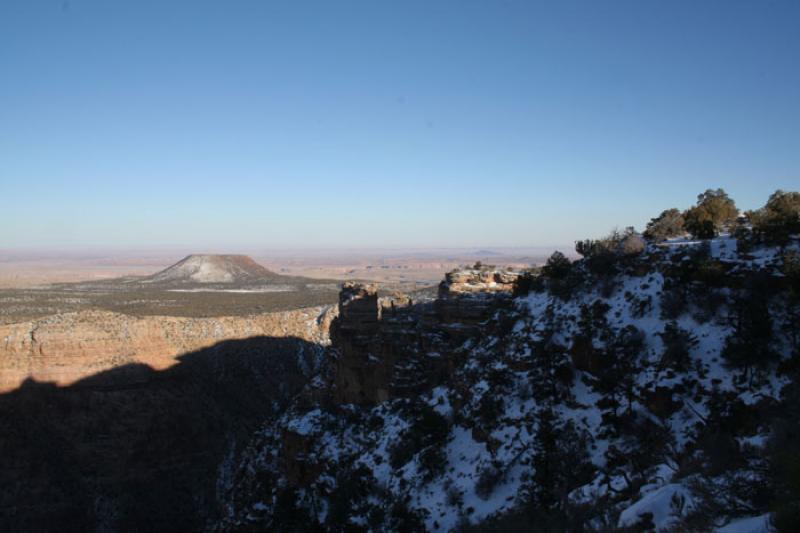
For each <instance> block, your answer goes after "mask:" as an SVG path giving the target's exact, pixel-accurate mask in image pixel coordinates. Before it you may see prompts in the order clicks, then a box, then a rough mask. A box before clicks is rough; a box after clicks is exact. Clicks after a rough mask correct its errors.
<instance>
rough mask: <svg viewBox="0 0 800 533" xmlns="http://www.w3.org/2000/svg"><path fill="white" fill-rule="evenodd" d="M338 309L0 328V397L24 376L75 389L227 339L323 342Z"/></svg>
mask: <svg viewBox="0 0 800 533" xmlns="http://www.w3.org/2000/svg"><path fill="white" fill-rule="evenodd" d="M336 312H337V310H336V309H335V308H330V307H312V308H307V309H299V310H295V311H286V312H278V313H265V314H260V315H250V316H244V317H217V318H184V317H169V316H149V317H141V318H139V317H134V316H129V315H123V314H119V313H111V312H107V311H82V312H77V313H66V314H62V315H54V316H49V317H46V318H42V319H39V320H35V321H30V322H22V323H17V324H9V325H0V392H6V391H9V390H13V389H15V388H17V387H19V385H20V384H21V383H22V382H24V381H25V380H26V379H34V380H36V381H47V382H54V383H56V384H57V385H61V386H65V385H70V384H72V383H74V382H76V381H78V380H80V379H82V378H85V377H87V376H90V375H93V374H96V373H98V372H101V371H104V370H108V369H111V368H115V367H119V366H121V365H125V364H130V363H143V364H146V365H148V366H150V367H151V368H153V369H155V370H163V369H165V368H168V367H170V366H172V365H174V364H175V363H176V362H177V356H179V355H181V354H183V353H187V352H191V351H196V350H199V349H202V348H206V347H209V346H211V345H213V344H216V343H219V342H221V341H225V340H232V339H246V338H249V337H257V336H269V337H296V338H298V339H301V340H304V341H308V342H312V343H318V344H325V343H327V339H328V329H329V326H330V322H331V320H332V319H333V317H334V316H335V314H336Z"/></svg>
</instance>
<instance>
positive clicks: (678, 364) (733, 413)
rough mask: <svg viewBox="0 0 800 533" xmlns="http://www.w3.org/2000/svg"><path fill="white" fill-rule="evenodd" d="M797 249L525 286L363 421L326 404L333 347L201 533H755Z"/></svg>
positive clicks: (658, 251)
mask: <svg viewBox="0 0 800 533" xmlns="http://www.w3.org/2000/svg"><path fill="white" fill-rule="evenodd" d="M799 249H800V246H798V242H797V241H796V240H795V241H793V242H791V243H790V244H789V245H787V246H784V247H782V248H779V247H758V246H755V245H748V246H745V245H744V243H740V245H739V246H737V241H736V239H733V238H730V237H721V238H718V239H714V240H712V241H711V242H708V241H706V242H697V241H688V240H676V241H670V242H667V243H665V244H663V245H659V246H654V245H649V246H648V248H647V250H646V251H645V252H643V253H641V254H638V255H635V256H631V257H618V258H616V259H615V260H614V263H613V264H611V265H608V264H604V265H600V266H598V265H597V264H596V263H595V264H593V263H592V262H591V260H590V259H587V260H582V261H579V262H576V263H574V264H572V265H571V267H570V268H569V270H568V272H561V273H559V274H558V276H555V275H553V276H548V275H546V274H545V275H541V276H532V277H531V283H530V287H531V288H530V291H529V292H528V293H527V294H517V295H516V297H515V298H514V300H513V305H511V306H510V308H509V307H505V308H504V307H502V306H498V308H497V309H496V311H495V312H494V313H493V314H492V316H491V317H490V318H489V319H488V320H486V321H485V323H484V324H483V327H482V330H481V334H479V335H473V336H471V337H469V338H468V339H467V340H466V341H464V342H463V343H461V344H459V345H458V346H455V347H454V348H453V349H452V350H451V352H450V353H440V352H441V350H439V351H438V352H437V353H435V354H434V353H429V354H427V355H429V356H431V357H439V358H441V357H444V358H446V359H447V361H448V365H447V367H448V368H449V371H448V373H447V375H446V376H444V377H443V378H442V379H440V380H439V381H437V382H435V383H433V384H432V385H431V386H430V387H428V388H427V389H426V390H423V391H422V392H420V393H418V394H414V395H405V396H403V397H392V398H390V399H389V400H387V401H383V402H381V403H378V404H377V405H373V406H369V405H367V406H356V405H351V404H337V403H336V402H333V401H331V400H330V398H331V397H332V396H331V391H330V388H331V383H332V382H333V381H334V380H332V379H331V377H330V373H331V372H334V366H335V365H334V364H333V361H335V357H336V351H335V349H334V350H333V351H332V352H331V355H330V358H331V364H330V365H329V367H328V370H327V372H328V374H327V375H326V374H324V373H323V375H321V376H320V377H319V378H318V379H317V380H315V382H314V385H313V386H312V387H310V388H309V389H308V390H307V391H306V393H305V394H303V395H302V396H301V397H300V398H298V399H297V401H296V402H295V404H294V405H293V406H292V408H291V409H290V410H289V411H288V412H287V414H286V415H285V416H284V417H283V418H282V419H281V420H279V421H278V422H276V423H273V424H270V425H268V426H267V427H265V428H263V430H262V431H261V432H260V433H259V435H258V436H257V437H256V438H255V439H254V441H253V443H252V444H251V448H250V451H249V454H248V456H247V460H246V461H245V463H244V464H243V465H242V466H241V468H240V470H239V474H238V476H237V478H236V480H235V482H233V483H232V485H231V487H230V488H229V492H228V497H227V501H228V512H229V516H228V518H227V519H226V521H224V522H223V523H222V524H220V525H219V528H220V529H223V530H226V529H229V530H236V529H239V528H244V527H251V526H253V527H267V528H276V529H291V528H293V527H295V528H299V529H303V528H304V527H306V526H305V525H301V524H306V525H307V524H318V525H319V527H321V528H323V529H325V530H330V531H340V530H344V529H348V528H350V529H353V530H365V531H385V530H409V531H415V530H420V529H424V530H427V531H454V530H459V531H464V530H476V531H483V530H486V531H494V530H512V531H530V530H541V531H576V530H630V531H647V530H652V529H656V530H660V531H665V530H670V529H672V530H676V531H678V530H680V531H682V530H697V531H706V530H711V529H715V528H722V529H721V531H760V530H764V529H765V528H766V527H767V526H766V524H767V523H768V522H769V521H770V515H769V514H768V513H769V512H770V511H772V510H773V508H774V506H775V505H776V504H775V501H776V498H778V495H777V492H779V491H778V490H777V489H776V488H775V483H777V482H775V481H774V479H775V478H774V477H771V476H775V475H776V474H775V473H774V466H775V459H774V450H773V449H774V448H775V446H777V444H775V445H773V444H774V442H773V441H774V438H773V439H772V440H770V435H773V437H774V434H775V432H776V429H775V428H776V427H777V425H779V423H780V421H781V420H782V417H785V415H786V412H787V411H786V410H785V408H784V407H785V403H782V402H785V401H786V400H785V399H783V398H782V390H784V391H785V390H786V387H787V386H789V387H791V386H792V380H793V376H794V375H795V374H794V373H795V372H796V370H793V369H796V367H797V365H796V361H797V359H798V356H797V340H798V339H797V336H798V317H799V316H800V298H798V294H797V292H796V291H797V276H798V274H797V272H800V269H798V270H793V269H796V261H797V255H795V254H797V252H798V250H799ZM471 297H473V298H474V297H475V296H474V295H472V296H471ZM421 335H422V337H421V341H420V345H423V346H425V345H426V342H427V341H426V340H425V338H424V335H426V334H421ZM423 351H424V350H423ZM415 353H416V352H415ZM376 357H377V356H376ZM400 363H402V361H400ZM400 363H398V364H400ZM765 487H766V488H765Z"/></svg>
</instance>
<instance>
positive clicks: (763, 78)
mask: <svg viewBox="0 0 800 533" xmlns="http://www.w3.org/2000/svg"><path fill="white" fill-rule="evenodd" d="M798 27H800V2H797V1H791V0H790V1H785V2H779V1H766V0H764V1H757V0H751V1H735V0H720V1H685V2H684V1H678V0H671V1H654V0H653V1H649V0H636V1H602V2H597V1H586V2H572V1H565V2H533V1H514V0H510V1H488V0H483V1H473V0H460V1H452V2H449V1H435V0H429V1H421V2H413V1H402V2H397V1H395V2H389V1H376V0H372V1H364V2H350V1H324V2H323V1H320V2H304V1H291V2H289V1H281V2H277V1H276V2H270V1H236V0H231V1H214V2H205V1H197V0H193V1H186V2H179V1H170V2H162V1H142V0H137V1H112V0H103V1H88V0H87V1H82V0H70V1H68V2H61V1H58V2H51V1H46V0H26V1H16V0H4V1H2V2H0V199H2V201H1V203H0V248H18V247H57V248H70V247H86V246H117V247H125V246H169V245H176V246H182V247H183V246H198V247H204V248H205V249H209V248H212V247H214V246H224V247H225V248H231V247H253V246H259V247H270V246H274V247H298V248H304V247H308V248H313V247H331V246H334V247H335V246H347V247H372V246H375V247H426V246H430V247H444V246H481V247H485V246H492V245H495V246H531V245H551V244H564V243H571V242H572V241H574V240H576V239H579V238H583V237H589V236H598V235H601V234H603V233H605V232H607V231H608V230H609V229H611V228H612V227H615V226H620V227H621V226H626V225H636V226H638V227H641V226H643V224H644V223H645V222H646V221H647V220H648V219H649V218H650V217H651V216H654V215H656V214H657V213H658V212H659V211H660V210H661V209H663V208H666V207H672V206H677V207H681V208H683V207H687V206H689V205H690V204H691V203H693V202H694V199H695V196H696V195H697V193H699V192H701V191H702V190H704V189H705V188H708V187H714V188H716V187H720V186H721V187H724V188H725V189H726V190H728V191H729V193H730V194H731V196H733V197H734V199H736V200H737V202H738V203H739V205H740V206H741V207H743V208H753V207H757V206H759V205H761V204H763V202H764V200H765V199H766V198H767V196H768V195H769V194H770V193H771V192H772V191H773V190H775V189H777V188H783V189H794V190H797V189H800V165H799V164H798V163H800V31H798V30H797V28H798Z"/></svg>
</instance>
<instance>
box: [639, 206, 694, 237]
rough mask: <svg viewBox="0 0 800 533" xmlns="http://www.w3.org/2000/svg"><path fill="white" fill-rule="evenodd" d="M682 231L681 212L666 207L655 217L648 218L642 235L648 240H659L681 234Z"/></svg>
mask: <svg viewBox="0 0 800 533" xmlns="http://www.w3.org/2000/svg"><path fill="white" fill-rule="evenodd" d="M684 231H685V230H684V228H683V214H682V213H681V212H680V211H678V210H677V209H675V208H672V209H666V210H664V211H662V212H661V214H660V215H658V216H657V217H656V218H652V219H650V222H648V223H647V228H646V229H645V230H644V237H645V238H646V239H647V240H649V241H654V242H661V241H664V240H666V239H669V238H672V237H678V236H679V235H683V233H684Z"/></svg>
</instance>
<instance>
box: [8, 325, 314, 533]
mask: <svg viewBox="0 0 800 533" xmlns="http://www.w3.org/2000/svg"><path fill="white" fill-rule="evenodd" d="M321 350H322V347H321V346H319V345H316V344H313V343H309V342H307V341H304V340H301V339H298V338H291V337H289V338H277V337H253V338H249V339H244V340H229V341H224V342H221V343H219V344H216V345H214V346H212V347H210V348H207V349H203V350H199V351H196V352H192V353H188V354H185V355H183V356H181V357H180V358H179V360H180V362H179V363H178V364H176V365H175V366H173V367H171V368H169V369H166V370H163V371H155V370H153V369H152V368H150V367H148V366H146V365H140V364H133V365H125V366H121V367H117V368H114V369H112V370H108V371H104V372H100V373H98V374H95V375H93V376H91V377H88V378H86V379H83V380H81V381H79V382H77V383H75V384H73V385H71V386H69V387H57V386H55V385H53V384H49V383H39V382H35V381H33V380H29V381H26V382H25V383H24V384H23V385H22V386H20V388H18V389H17V390H14V391H12V392H9V393H6V394H3V395H0V531H62V532H63V531H198V530H202V529H203V528H204V527H205V526H206V524H207V523H208V521H209V520H213V519H214V518H215V517H216V516H218V513H219V508H218V503H217V502H218V499H217V494H218V492H219V491H220V490H222V489H223V488H224V484H225V481H226V475H228V474H232V473H233V472H232V470H230V469H232V468H233V466H234V464H235V460H236V456H237V455H238V453H239V452H240V450H241V448H242V447H243V446H244V445H245V444H246V442H247V441H248V440H249V437H250V435H251V434H252V433H253V431H254V430H256V429H257V428H258V427H259V425H260V424H261V423H263V422H264V421H266V420H268V419H269V418H270V417H272V416H275V415H276V414H277V413H279V412H280V411H281V410H282V408H283V407H284V406H285V405H286V404H287V403H288V401H289V400H290V399H291V397H292V396H294V395H295V394H296V393H297V392H299V390H300V389H301V388H302V386H303V385H304V384H305V382H306V380H307V375H308V369H309V368H312V367H313V366H314V365H315V361H316V360H317V358H318V357H319V355H320V353H321Z"/></svg>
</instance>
